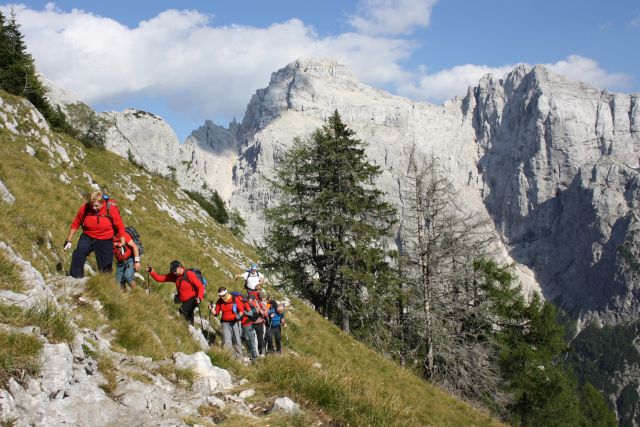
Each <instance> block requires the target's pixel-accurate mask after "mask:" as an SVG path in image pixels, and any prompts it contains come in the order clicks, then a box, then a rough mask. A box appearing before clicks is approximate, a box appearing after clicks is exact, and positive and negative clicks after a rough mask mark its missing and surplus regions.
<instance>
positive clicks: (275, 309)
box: [266, 301, 286, 353]
mask: <svg viewBox="0 0 640 427" xmlns="http://www.w3.org/2000/svg"><path fill="white" fill-rule="evenodd" d="M268 324H269V327H268V328H267V337H266V339H267V352H269V353H272V352H273V351H274V348H273V339H274V338H275V340H276V348H275V351H277V352H278V353H281V352H282V333H281V327H282V326H284V327H286V323H285V321H284V304H276V303H275V302H274V301H272V302H271V307H270V308H269V316H268Z"/></svg>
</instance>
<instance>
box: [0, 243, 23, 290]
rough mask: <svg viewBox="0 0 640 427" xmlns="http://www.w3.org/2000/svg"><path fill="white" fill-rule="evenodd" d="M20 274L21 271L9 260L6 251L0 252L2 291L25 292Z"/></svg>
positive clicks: (0, 284) (0, 285) (0, 286)
mask: <svg viewBox="0 0 640 427" xmlns="http://www.w3.org/2000/svg"><path fill="white" fill-rule="evenodd" d="M20 273H21V272H20V269H19V268H18V266H17V265H16V264H15V263H13V262H11V260H9V256H8V255H7V254H6V253H5V252H4V251H0V289H7V290H9V291H13V292H23V291H24V290H25V286H24V281H23V279H22V276H21V274H20Z"/></svg>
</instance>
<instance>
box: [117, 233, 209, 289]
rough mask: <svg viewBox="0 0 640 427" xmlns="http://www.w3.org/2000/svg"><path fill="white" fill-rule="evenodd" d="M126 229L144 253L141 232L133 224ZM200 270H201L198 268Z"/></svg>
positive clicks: (139, 250) (139, 251)
mask: <svg viewBox="0 0 640 427" xmlns="http://www.w3.org/2000/svg"><path fill="white" fill-rule="evenodd" d="M124 231H126V232H127V233H129V234H130V235H131V237H133V242H134V243H135V244H136V246H137V247H138V254H139V255H142V253H143V252H144V245H143V244H142V242H141V241H140V234H138V231H137V230H136V229H135V228H134V227H132V226H128V227H125V228H124ZM198 272H200V270H198ZM203 284H204V285H205V286H206V282H203Z"/></svg>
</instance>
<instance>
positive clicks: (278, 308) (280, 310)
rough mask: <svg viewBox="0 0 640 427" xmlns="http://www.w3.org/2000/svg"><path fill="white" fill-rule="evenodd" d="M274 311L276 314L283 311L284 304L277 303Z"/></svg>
mask: <svg viewBox="0 0 640 427" xmlns="http://www.w3.org/2000/svg"><path fill="white" fill-rule="evenodd" d="M276 311H277V312H278V314H282V313H284V304H278V307H277V308H276Z"/></svg>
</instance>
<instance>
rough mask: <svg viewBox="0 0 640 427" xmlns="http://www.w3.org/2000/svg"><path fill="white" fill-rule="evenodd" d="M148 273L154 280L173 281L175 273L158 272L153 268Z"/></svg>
mask: <svg viewBox="0 0 640 427" xmlns="http://www.w3.org/2000/svg"><path fill="white" fill-rule="evenodd" d="M149 273H151V277H153V280H155V281H156V282H175V274H171V273H169V274H158V273H156V272H155V271H154V270H153V269H152V270H151V271H150V272H149Z"/></svg>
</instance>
